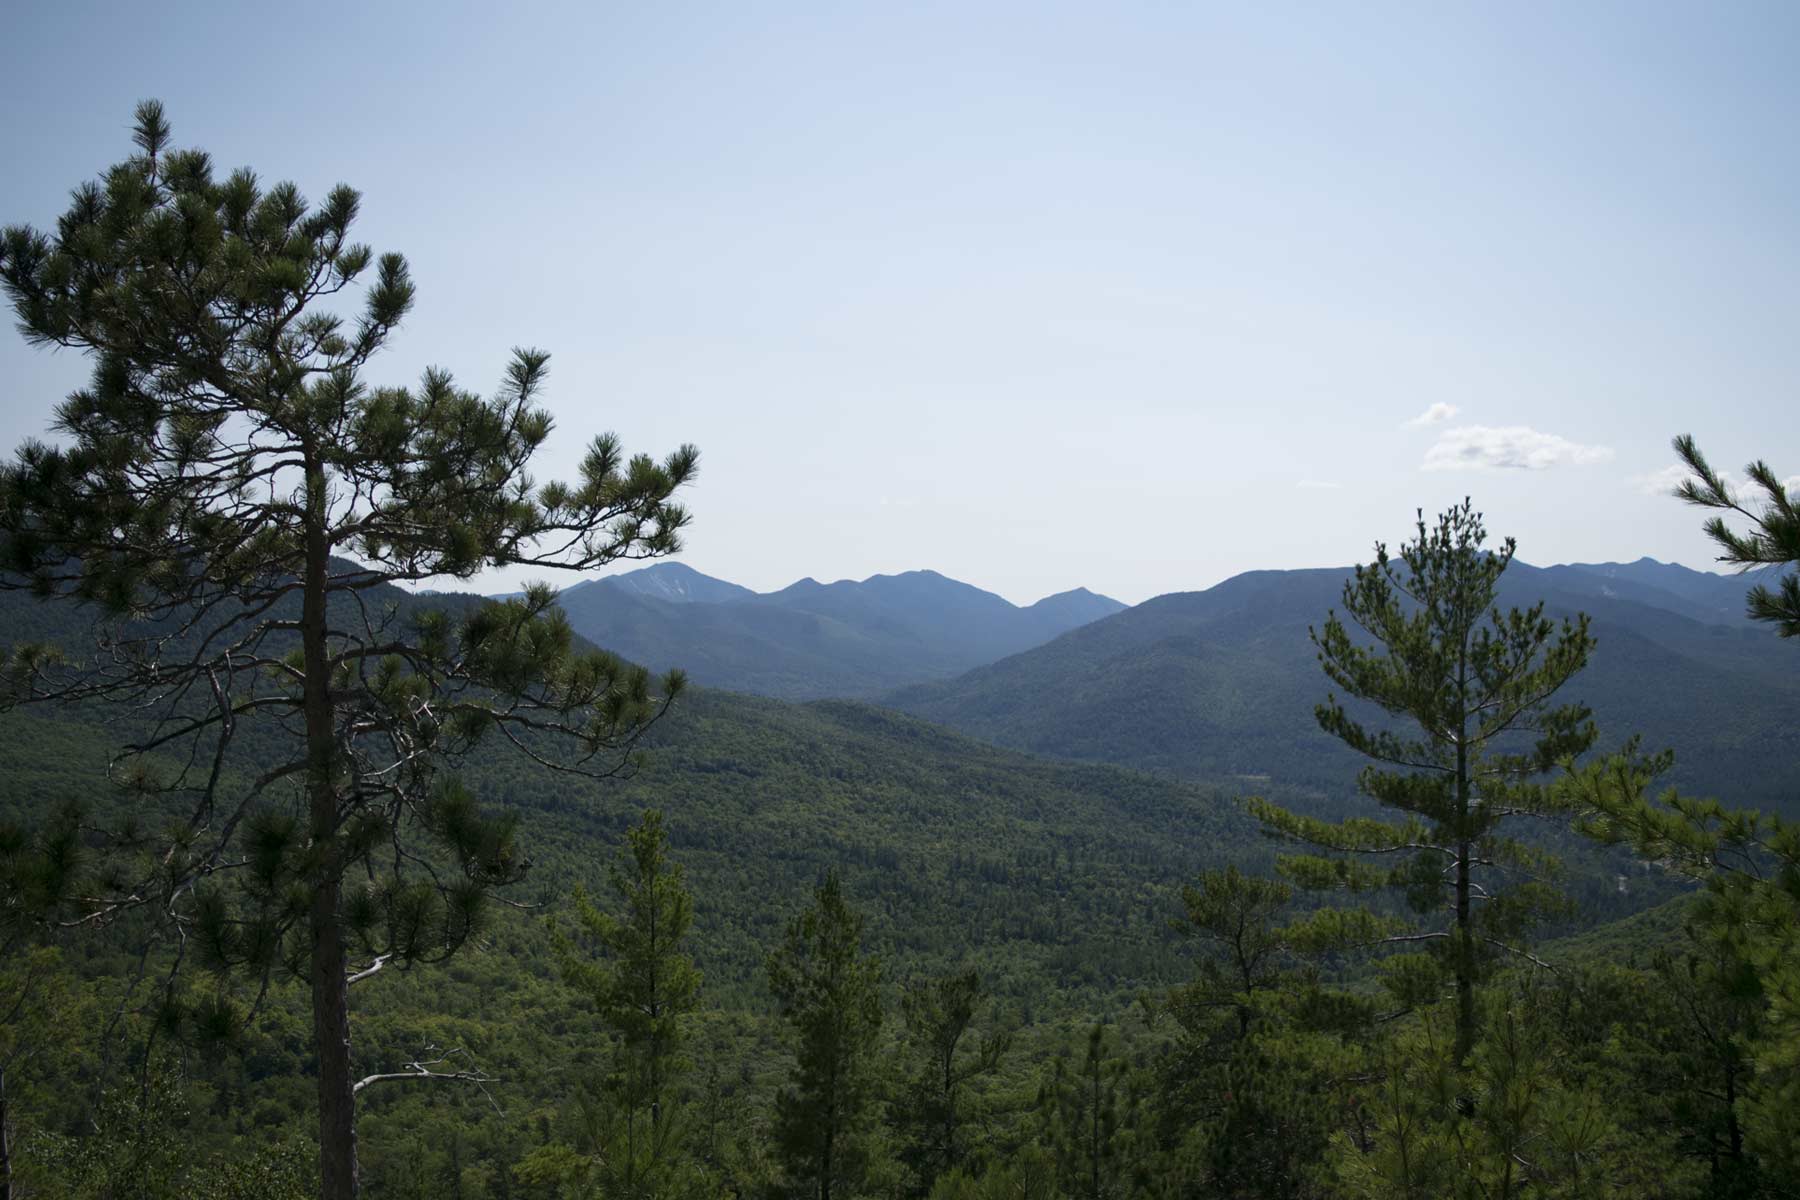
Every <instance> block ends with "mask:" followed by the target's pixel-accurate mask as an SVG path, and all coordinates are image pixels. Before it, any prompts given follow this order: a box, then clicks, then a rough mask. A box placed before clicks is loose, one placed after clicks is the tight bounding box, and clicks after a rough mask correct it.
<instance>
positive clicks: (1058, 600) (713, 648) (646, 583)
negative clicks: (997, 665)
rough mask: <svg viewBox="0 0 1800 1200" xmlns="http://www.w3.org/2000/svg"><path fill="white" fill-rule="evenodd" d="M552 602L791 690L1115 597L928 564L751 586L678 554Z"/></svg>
mask: <svg viewBox="0 0 1800 1200" xmlns="http://www.w3.org/2000/svg"><path fill="white" fill-rule="evenodd" d="M560 603H561V605H562V608H563V611H564V612H566V613H567V614H568V617H569V623H570V624H571V625H572V626H573V627H574V629H575V631H576V632H577V633H579V634H581V635H582V636H583V637H585V638H587V639H588V640H589V641H591V642H594V643H595V644H597V645H601V646H605V647H606V648H608V649H609V650H612V651H614V652H615V653H617V654H620V655H623V656H624V657H626V658H628V659H631V660H632V661H633V662H638V663H642V664H644V665H645V666H648V667H651V668H652V669H654V670H658V671H664V670H667V669H669V668H671V667H680V668H682V669H683V670H685V671H687V672H688V674H689V675H690V676H692V678H693V679H694V681H695V682H697V683H700V684H704V685H708V686H713V687H720V688H726V689H728V690H731V691H739V692H752V693H756V694H759V695H765V696H775V697H779V698H782V699H789V700H811V699H818V698H822V697H865V698H866V697H870V696H875V695H878V694H880V693H882V692H886V691H890V690H892V689H895V688H898V687H902V686H905V685H907V684H911V683H921V682H925V681H928V680H934V679H947V678H949V677H951V676H954V675H958V674H961V673H962V672H964V671H967V670H969V669H971V668H973V667H977V666H980V665H982V664H984V663H990V662H993V661H995V660H996V659H1000V658H1005V657H1006V656H1008V655H1010V654H1017V653H1018V652H1020V651H1022V650H1029V649H1031V648H1032V647H1033V646H1039V645H1042V644H1043V643H1045V642H1047V641H1049V640H1051V639H1052V638H1055V637H1057V636H1059V635H1060V634H1063V633H1067V632H1068V631H1069V630H1071V629H1075V628H1078V627H1080V626H1082V625H1085V624H1087V623H1088V622H1090V621H1094V620H1098V619H1099V618H1101V617H1106V616H1110V615H1112V614H1113V613H1117V612H1120V611H1122V610H1123V609H1124V608H1125V606H1124V605H1123V604H1121V603H1119V602H1118V601H1117V600H1113V599H1110V598H1108V597H1106V596H1098V595H1095V594H1094V593H1093V592H1090V591H1087V590H1086V589H1085V588H1078V589H1076V590H1074V591H1069V592H1062V593H1060V594H1058V595H1054V596H1047V597H1045V598H1044V599H1042V600H1039V601H1038V602H1037V603H1036V604H1032V605H1029V606H1025V607H1020V606H1019V605H1015V604H1013V603H1011V602H1010V601H1008V600H1006V599H1004V598H1002V597H1000V596H996V595H995V594H993V593H992V592H985V591H982V590H981V589H980V588H977V587H973V586H971V585H969V584H966V583H960V582H958V581H957V580H954V579H949V578H946V577H945V576H943V575H940V574H938V573H937V572H936V571H907V572H905V573H903V574H899V575H874V576H871V577H869V578H868V579H864V580H861V581H860V582H858V581H852V580H840V581H838V582H836V583H820V582H818V581H817V580H813V579H802V580H800V581H799V582H798V583H794V584H790V585H789V586H787V587H785V588H782V589H781V590H780V591H776V592H766V593H759V592H754V591H751V590H750V589H749V588H746V587H740V586H739V585H737V584H735V583H727V582H726V581H724V580H721V579H714V578H712V577H711V576H709V575H703V574H701V573H700V572H699V571H696V570H694V569H693V568H691V567H688V566H686V565H684V564H682V563H674V562H667V563H657V564H656V565H654V566H650V567H645V568H642V569H641V570H636V571H631V572H628V573H625V574H622V575H612V576H608V577H605V578H602V579H595V580H589V581H586V582H583V583H579V584H576V585H575V586H573V587H570V588H567V589H565V590H564V591H563V592H562V594H561V596H560Z"/></svg>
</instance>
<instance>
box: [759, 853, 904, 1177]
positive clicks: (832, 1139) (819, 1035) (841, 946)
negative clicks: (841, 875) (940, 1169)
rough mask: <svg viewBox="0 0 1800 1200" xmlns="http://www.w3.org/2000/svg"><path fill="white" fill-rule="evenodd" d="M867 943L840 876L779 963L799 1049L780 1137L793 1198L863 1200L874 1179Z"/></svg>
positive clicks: (818, 898) (775, 982)
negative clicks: (869, 1178)
mask: <svg viewBox="0 0 1800 1200" xmlns="http://www.w3.org/2000/svg"><path fill="white" fill-rule="evenodd" d="M862 940H863V918H862V916H861V915H860V914H859V913H857V912H856V911H854V910H853V909H852V908H851V907H850V904H849V901H848V900H847V898H846V897H845V895H844V887H843V884H842V883H841V882H840V881H839V880H838V877H837V873H836V872H831V873H830V874H827V875H826V876H825V881H824V883H822V884H820V885H819V889H818V891H817V892H816V893H814V897H813V905H812V907H811V908H809V909H807V910H806V911H805V912H804V913H802V914H801V915H800V916H798V917H796V918H794V920H793V921H792V922H791V923H789V925H788V929H787V936H786V937H785V939H783V941H782V944H781V945H780V947H778V948H777V949H776V950H775V951H774V952H773V953H771V954H770V955H769V962H768V970H769V990H770V991H771V992H772V993H773V994H774V996H775V1001H776V1003H777V1004H778V1005H779V1007H780V1013H781V1017H782V1019H783V1020H784V1021H786V1022H787V1023H788V1025H789V1026H790V1027H791V1028H792V1030H793V1034H794V1040H795V1050H794V1068H793V1074H792V1076H791V1082H790V1084H789V1086H788V1087H786V1088H784V1089H783V1090H782V1092H781V1094H780V1095H779V1096H778V1097H777V1098H776V1107H775V1131H774V1136H775V1142H776V1147H777V1150H778V1153H779V1156H780V1159H781V1163H782V1167H783V1170H784V1172H785V1175H786V1180H787V1184H786V1193H785V1194H787V1195H790V1196H816V1197H818V1200H831V1196H832V1193H833V1192H836V1193H837V1194H838V1195H839V1196H840V1197H848V1196H854V1195H856V1194H857V1193H858V1190H859V1188H860V1187H861V1185H862V1182H863V1180H864V1178H865V1177H866V1175H867V1174H868V1172H869V1169H870V1159H871V1157H872V1153H873V1147H872V1144H871V1143H872V1139H871V1133H872V1127H873V1125H874V1118H875V1115H876V1114H875V1102H876V1099H877V1096H878V1088H879V1078H880V1076H879V1072H878V1065H877V1063H876V1061H875V1051H876V1040H875V1039H876V1037H877V1035H878V1034H879V1033H880V1031H881V1024H882V1011H881V994H880V992H879V990H878V988H879V986H880V982H881V964H880V963H879V962H878V961H877V960H876V959H874V958H872V957H869V956H868V955H866V954H865V953H864V952H863V947H862Z"/></svg>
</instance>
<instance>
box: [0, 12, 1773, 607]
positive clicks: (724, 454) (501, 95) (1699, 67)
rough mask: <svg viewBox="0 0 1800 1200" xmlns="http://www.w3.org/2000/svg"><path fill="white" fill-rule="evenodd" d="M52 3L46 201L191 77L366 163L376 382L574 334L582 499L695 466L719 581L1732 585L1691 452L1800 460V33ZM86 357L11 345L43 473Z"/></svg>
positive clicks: (1138, 18) (0, 142)
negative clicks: (1492, 552)
mask: <svg viewBox="0 0 1800 1200" xmlns="http://www.w3.org/2000/svg"><path fill="white" fill-rule="evenodd" d="M9 7H10V8H11V13H10V15H9V21H8V37H7V38H6V39H5V41H4V43H0V100H3V101H4V109H5V111H6V113H7V114H8V120H7V122H6V123H5V125H4V127H3V128H0V163H4V164H5V165H4V167H0V222H3V223H7V224H11V223H17V222H26V223H31V224H35V225H38V226H42V227H48V226H51V225H52V224H53V222H54V220H55V218H56V217H57V215H59V214H60V213H61V211H62V210H63V208H64V207H65V204H66V199H67V195H68V192H69V189H70V188H72V187H73V186H74V185H75V184H77V183H78V182H80V181H82V180H84V179H87V178H91V177H93V176H95V175H97V174H99V173H100V172H101V171H102V170H103V169H104V168H105V167H106V166H107V165H108V164H110V163H112V162H115V161H117V160H119V159H121V158H123V157H125V156H126V155H127V154H128V153H129V152H130V150H131V147H130V140H129V138H130V122H131V113H132V109H133V106H134V105H135V104H136V102H137V101H138V100H140V99H143V98H146V97H157V98H160V99H161V100H162V101H163V102H164V103H165V105H166V106H167V110H168V113H169V116H170V118H171V120H172V122H173V124H174V129H175V140H176V142H177V143H178V144H181V145H192V146H201V147H204V148H205V149H207V150H208V151H210V152H211V153H212V155H213V157H214V159H215V161H216V162H218V163H219V164H220V166H221V167H226V168H229V167H235V166H239V165H247V166H250V167H252V168H254V169H255V170H256V171H257V172H258V174H259V175H260V176H261V177H262V178H263V179H264V180H266V181H274V180H277V179H292V180H294V181H295V182H297V183H298V184H299V185H300V186H301V187H302V189H303V190H304V191H305V192H306V193H307V194H308V195H309V196H313V197H319V196H322V195H323V194H324V193H325V192H326V190H327V189H328V188H330V187H331V186H332V185H333V184H336V183H338V182H347V183H350V184H351V185H353V186H355V187H356V188H358V189H360V190H361V191H362V193H363V216H362V220H361V222H360V225H359V228H358V236H359V237H360V238H361V239H362V240H364V241H366V242H368V243H370V244H371V245H372V246H373V247H374V248H375V249H376V250H377V251H387V250H398V251H401V252H402V253H404V254H405V255H406V256H407V258H408V260H409V261H410V263H411V266H412V271H413V275H414V279H415V281H416V283H417V285H418V293H419V294H418V301H417V303H416V305H415V307H414V309H413V311H412V313H411V315H410V317H409V318H408V321H407V323H406V325H405V326H404V327H403V329H402V330H401V331H400V333H399V334H398V335H396V337H395V339H394V340H393V342H392V343H391V344H390V349H389V350H388V351H387V352H386V353H385V354H384V356H383V357H382V358H380V359H378V360H377V361H376V363H375V364H374V365H373V367H372V369H371V371H370V378H371V379H372V380H373V381H375V382H380V383H406V382H411V381H413V380H415V379H416V378H417V377H418V375H419V373H420V372H421V371H422V370H423V369H424V368H425V367H427V366H430V365H436V366H441V367H444V368H447V369H449V370H451V371H452V372H454V373H455V375H456V376H457V378H458V379H459V380H460V381H461V382H462V383H464V384H465V385H467V386H471V387H476V388H478V389H480V390H483V391H488V390H492V389H493V388H495V387H496V386H497V385H498V383H499V381H500V378H501V372H502V370H503V368H504V366H505V364H506V362H507V359H508V356H509V352H510V350H511V348H512V347H514V346H519V345H528V346H539V347H542V348H544V349H547V350H549V351H550V352H551V354H552V358H551V379H550V387H549V390H548V394H547V403H548V405H549V407H550V409H551V411H552V412H553V413H554V415H555V419H556V432H555V433H554V434H553V435H552V437H551V440H550V444H549V445H548V446H547V447H546V449H545V450H544V451H543V452H542V454H541V464H542V465H541V468H540V469H539V470H538V472H537V474H538V475H539V476H540V477H542V478H549V477H558V476H565V477H566V476H567V475H568V474H569V473H570V472H571V469H572V466H573V464H574V463H575V462H576V460H577V458H578V456H579V454H580V451H581V450H582V448H583V447H584V446H585V444H586V443H587V442H588V441H589V440H590V439H591V438H592V437H593V436H594V435H596V434H598V433H601V432H604V431H608V430H611V431H614V432H616V433H618V434H619V436H620V437H621V439H622V440H623V442H624V444H625V446H626V447H627V448H628V449H630V450H634V451H635V450H643V451H649V452H652V453H655V454H659V455H660V454H661V453H664V452H666V451H667V450H670V449H672V448H674V447H675V446H676V445H678V444H680V443H683V442H693V443H695V444H697V445H698V446H699V447H700V451H701V475H700V478H699V480H698V482H696V483H695V484H694V485H693V487H692V488H691V489H690V491H689V492H688V494H687V500H688V502H689V505H690V507H691V508H692V510H693V513H694V522H693V525H692V527H691V529H690V532H689V535H688V537H687V549H686V551H685V552H684V554H683V556H682V560H683V561H685V562H687V563H689V564H690V565H692V566H694V567H696V568H698V569H700V570H702V571H705V572H707V573H709V574H712V575H717V576H720V577H723V578H726V579H730V580H733V581H735V582H738V583H742V584H745V585H747V586H750V587H754V588H757V589H758V590H771V589H774V588H778V587H781V586H784V585H786V584H787V583H790V582H792V581H793V580H795V579H798V578H800V577H803V576H812V577H815V578H818V579H821V580H831V579H838V578H862V577H864V576H867V575H870V574H874V573H891V572H896V571H904V570H910V569H915V568H927V567H928V568H932V569H935V570H938V571H941V572H942V573H944V574H946V575H950V576H953V577H955V578H959V579H964V580H967V581H969V582H971V583H975V584H977V585H979V586H982V587H985V588H988V589H990V590H993V591H996V592H998V593H1000V594H1001V595H1004V596H1006V597H1007V598H1009V599H1011V600H1014V601H1016V602H1029V601H1031V600H1035V599H1036V598H1038V597H1040V596H1043V595H1046V594H1049V593H1053V592H1058V591H1062V590H1065V589H1068V588H1073V587H1078V586H1086V587H1090V588H1092V589H1094V590H1096V591H1100V592H1105V593H1107V594H1110V595H1113V596H1115V597H1117V598H1119V599H1121V600H1125V601H1127V602H1132V603H1135V602H1137V601H1140V600H1143V599H1146V598H1148V597H1150V596H1154V595H1158V594H1161V593H1163V592H1170V591H1182V590H1190V589H1195V588H1202V587H1207V586H1210V585H1212V584H1214V583H1216V582H1218V581H1220V580H1221V579H1224V578H1227V577H1229V576H1231V575H1234V574H1237V573H1238V572H1241V571H1245V570H1251V569H1258V568H1284V567H1302V566H1325V565H1340V564H1344V563H1349V562H1352V561H1357V560H1362V559H1366V558H1367V557H1368V556H1369V553H1370V551H1371V548H1372V546H1373V543H1374V542H1375V541H1376V540H1377V539H1382V540H1386V541H1388V542H1389V543H1390V544H1397V543H1398V542H1400V541H1401V540H1403V539H1404V538H1405V537H1406V536H1407V535H1408V533H1409V532H1410V529H1411V523H1412V520H1413V513H1414V510H1415V509H1418V508H1424V509H1425V510H1426V511H1427V513H1430V512H1433V511H1436V510H1437V509H1441V508H1443V507H1446V506H1447V505H1449V504H1450V503H1453V502H1456V501H1458V500H1460V499H1461V498H1462V497H1464V496H1465V495H1466V496H1471V497H1473V498H1474V501H1475V503H1476V506H1477V507H1478V508H1480V509H1482V510H1483V511H1484V512H1485V513H1486V514H1487V525H1488V528H1489V529H1490V531H1492V532H1493V533H1494V534H1495V535H1496V536H1498V535H1511V536H1514V537H1516V538H1517V539H1518V543H1519V553H1520V557H1521V558H1523V559H1524V560H1526V561H1529V562H1536V563H1550V562H1567V561H1604V560H1629V559H1635V558H1638V557H1640V556H1642V555H1651V556H1653V557H1656V558H1659V559H1664V560H1670V561H1679V562H1683V563H1686V564H1688V565H1690V566H1695V567H1707V566H1709V565H1710V563H1711V558H1712V551H1711V548H1710V546H1709V544H1708V543H1707V541H1706V540H1705V538H1704V537H1703V535H1702V534H1701V533H1700V531H1699V527H1700V523H1701V514H1700V513H1699V512H1698V511H1696V510H1693V509H1689V508H1685V507H1684V506H1682V505H1681V504H1680V503H1679V502H1677V501H1675V500H1673V499H1670V498H1669V497H1668V496H1667V494H1666V493H1667V488H1668V486H1669V482H1670V480H1669V475H1668V469H1669V467H1670V466H1671V464H1672V463H1673V461H1674V459H1673V456H1672V455H1671V454H1670V452H1669V449H1668V445H1669V439H1670V438H1671V437H1672V436H1673V435H1675V434H1678V433H1683V432H1691V433H1693V434H1694V435H1695V436H1696V437H1697V439H1698V440H1699V443H1700V445H1701V447H1702V448H1703V449H1704V450H1705V451H1706V452H1707V453H1708V454H1709V455H1710V456H1711V457H1712V459H1713V460H1714V462H1715V463H1716V464H1717V465H1720V466H1725V467H1733V468H1736V467H1739V466H1741V465H1742V464H1743V463H1745V462H1747V461H1748V460H1750V459H1752V458H1757V457H1762V458H1766V459H1767V460H1768V461H1769V462H1770V463H1771V464H1772V465H1773V466H1774V467H1775V468H1776V469H1777V471H1778V473H1781V474H1783V475H1784V476H1786V475H1790V474H1793V473H1795V472H1800V420H1796V419H1794V413H1795V406H1794V399H1795V396H1796V394H1797V391H1800V388H1797V385H1800V320H1797V319H1796V318H1797V317H1800V139H1796V138H1795V137H1794V134H1793V131H1794V128H1795V124H1796V118H1800V72H1796V71H1795V70H1793V63H1794V62H1795V61H1796V60H1797V59H1800V6H1794V5H1791V4H1785V3H1778V4H1766V5H1763V4H1745V3H1731V4H1700V3H1688V4H1660V3H1644V2H1634V3H1628V4H1619V5H1609V4H1603V3H1586V4H1581V5H1551V4H1534V3H1516V2H1514V3H1504V4H1501V3H1496V4H1491V5H1470V4H1454V3H1431V4H1416V5H1412V4H1408V5H1393V4H1379V3H1376V4H1358V5H1348V4H1343V5H1281V4H1266V5H1265V4H1257V5H1242V4H1234V5H1207V4H1198V3H1181V4H1175V3H1133V2H1113V3H1106V4H1086V5H1059V4H1054V3H1031V4H998V3H983V2H980V0H959V2H956V3H947V4H933V3H908V4H855V3H852V4H842V3H836V4H818V5H812V4H800V3H773V4H737V3H727V4H718V5H690V4H682V3H660V4H654V5H644V4H634V5H617V6H615V5H606V4H595V3H579V4H567V5H555V4H550V5H538V4H531V3H513V4H507V5H496V4H481V5H469V6H464V7H458V6H456V5H452V4H443V3H433V4H429V5H427V4H420V5H405V4H398V3H392V4H390V3H380V4H363V3H359V4H345V5H336V4H332V3H311V4H308V5H305V6H303V7H292V6H285V7H277V6H266V5H248V4H238V3H234V4H229V5H218V6H204V5H185V4H179V3H163V4H155V5H148V4H141V3H134V4H120V5H112V4H105V3H82V4H51V3H34V2H33V0H22V2H21V3H18V4H17V5H15V6H9ZM84 376H85V366H84V364H83V363H82V361H81V360H80V359H79V358H78V357H76V356H74V355H72V354H69V353H66V352H65V353H60V354H52V353H50V352H47V351H42V350H34V349H32V348H30V347H28V346H26V345H25V343H24V342H23V340H22V339H20V338H18V337H16V336H14V335H13V334H11V333H10V331H8V332H6V333H4V334H0V444H3V445H0V452H3V451H4V450H5V449H7V448H10V447H12V446H15V445H17V444H18V443H19V442H20V441H21V440H23V439H25V438H27V437H33V436H38V435H40V434H41V433H42V431H43V430H44V427H45V424H46V421H47V419H48V416H49V413H50V411H51V409H52V408H53V406H54V405H55V403H56V402H57V400H59V399H60V398H61V396H62V395H63V394H65V393H66V392H67V391H68V390H69V389H70V388H72V387H74V386H77V385H78V384H79V383H80V382H81V381H82V379H83V378H84ZM490 582H493V583H494V584H496V585H499V584H503V583H504V584H509V585H510V584H511V583H513V582H515V581H514V580H511V579H504V580H491V581H490ZM486 590H499V588H498V586H495V587H492V588H488V589H486Z"/></svg>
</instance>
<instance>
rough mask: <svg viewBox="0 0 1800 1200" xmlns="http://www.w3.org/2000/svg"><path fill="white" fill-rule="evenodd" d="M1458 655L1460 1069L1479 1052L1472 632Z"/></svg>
mask: <svg viewBox="0 0 1800 1200" xmlns="http://www.w3.org/2000/svg"><path fill="white" fill-rule="evenodd" d="M1462 636H1463V649H1462V650H1461V651H1460V653H1459V654H1458V656H1457V697H1458V701H1457V702H1458V704H1460V705H1461V707H1462V714H1461V716H1460V717H1459V719H1458V721H1457V726H1456V819H1457V823H1458V828H1457V831H1456V1069H1457V1070H1458V1071H1461V1070H1462V1069H1463V1068H1464V1067H1466V1066H1467V1065H1468V1063H1469V1054H1470V1052H1471V1051H1473V1050H1474V1049H1475V940H1474V930H1472V929H1471V928H1470V927H1469V917H1470V912H1469V856H1470V854H1471V853H1473V847H1472V846H1471V845H1470V840H1469V828H1470V818H1469V792H1470V788H1469V717H1468V711H1469V699H1468V695H1469V690H1468V689H1469V685H1468V679H1469V667H1468V650H1467V645H1468V632H1467V626H1466V625H1465V627H1464V630H1463V635H1462Z"/></svg>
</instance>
